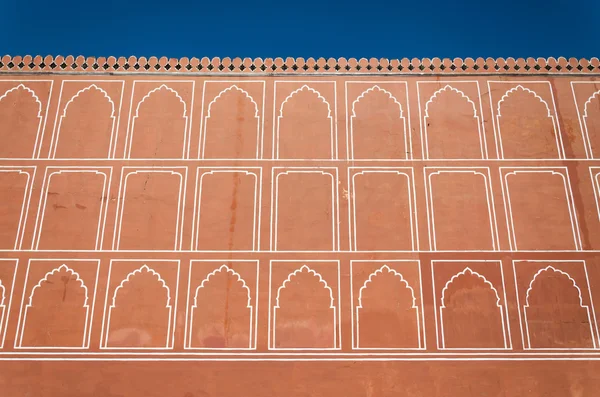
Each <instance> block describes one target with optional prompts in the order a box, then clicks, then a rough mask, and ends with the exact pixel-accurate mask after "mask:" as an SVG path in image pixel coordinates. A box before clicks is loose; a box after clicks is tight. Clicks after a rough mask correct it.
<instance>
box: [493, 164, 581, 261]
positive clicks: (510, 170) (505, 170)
mask: <svg viewBox="0 0 600 397" xmlns="http://www.w3.org/2000/svg"><path fill="white" fill-rule="evenodd" d="M536 170H537V171H536ZM559 170H560V171H559ZM498 171H499V173H500V184H501V186H502V198H503V201H504V213H505V217H506V228H507V230H508V242H509V244H510V248H509V251H520V250H519V249H518V248H517V242H516V236H515V232H514V221H513V218H512V208H511V206H510V194H509V191H508V183H507V181H506V180H505V179H506V177H507V176H508V175H510V174H514V173H518V172H521V173H527V172H529V173H535V172H552V173H557V174H560V175H561V176H562V177H563V181H564V187H565V193H566V197H567V204H568V206H569V215H570V218H571V229H572V230H573V239H574V240H575V241H574V242H575V249H574V250H534V251H535V252H560V251H565V252H575V251H581V250H582V244H581V234H580V233H581V232H580V230H579V220H578V218H577V209H576V208H575V201H574V199H573V189H572V188H571V180H570V178H569V170H568V169H567V167H560V166H550V167H499V169H498Z"/></svg>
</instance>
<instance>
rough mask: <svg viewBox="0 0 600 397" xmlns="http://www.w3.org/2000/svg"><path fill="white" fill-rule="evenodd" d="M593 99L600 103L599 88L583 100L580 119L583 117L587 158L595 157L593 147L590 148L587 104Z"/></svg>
mask: <svg viewBox="0 0 600 397" xmlns="http://www.w3.org/2000/svg"><path fill="white" fill-rule="evenodd" d="M593 100H595V101H597V102H598V103H600V90H598V91H596V92H594V93H593V94H592V95H591V96H590V97H589V98H588V100H587V101H586V102H585V105H583V107H584V109H583V117H582V119H583V125H584V129H585V143H586V144H587V145H586V146H587V149H588V150H589V152H588V158H595V156H594V152H593V148H592V141H591V140H590V130H589V128H588V106H589V105H590V104H591V103H592V101H593Z"/></svg>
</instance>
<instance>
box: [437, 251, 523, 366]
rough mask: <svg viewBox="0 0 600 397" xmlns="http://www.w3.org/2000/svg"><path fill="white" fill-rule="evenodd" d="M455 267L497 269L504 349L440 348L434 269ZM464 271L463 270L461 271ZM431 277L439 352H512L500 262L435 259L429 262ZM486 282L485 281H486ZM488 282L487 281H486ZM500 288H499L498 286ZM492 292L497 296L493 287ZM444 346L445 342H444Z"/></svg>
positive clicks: (438, 312)
mask: <svg viewBox="0 0 600 397" xmlns="http://www.w3.org/2000/svg"><path fill="white" fill-rule="evenodd" d="M452 264H454V265H456V264H459V265H460V266H459V267H458V268H462V267H463V266H465V265H466V266H465V267H468V268H469V269H471V271H473V270H472V268H474V267H475V265H479V266H485V267H486V268H488V267H489V268H490V271H492V270H491V267H492V265H495V267H496V268H497V270H496V271H497V272H498V276H500V280H501V287H502V297H501V303H500V304H501V305H503V306H504V310H501V312H502V324H503V325H504V329H503V335H505V336H504V338H505V339H504V340H505V342H506V345H505V346H506V347H505V348H444V347H442V337H443V334H442V332H441V328H442V327H441V324H440V320H441V319H440V312H441V311H440V310H437V308H438V307H439V306H438V302H440V301H438V293H437V290H438V288H437V287H436V281H435V280H436V279H435V269H436V268H438V267H440V266H445V265H452ZM464 270H466V269H463V271H464ZM460 273H461V271H459V272H458V273H456V274H455V275H456V276H458V274H460ZM477 273H478V274H479V275H482V274H481V273H482V272H481V271H480V272H477ZM431 275H432V283H433V284H432V286H433V288H432V290H433V302H434V305H435V310H434V318H435V337H436V343H437V348H438V349H439V350H444V351H452V352H451V353H449V354H457V355H461V354H465V355H467V354H474V355H484V354H504V353H484V352H485V351H488V352H496V351H507V350H512V348H513V346H512V339H511V338H512V337H511V330H510V323H509V319H510V317H509V313H508V312H509V310H508V306H507V303H506V302H508V300H507V298H506V287H505V281H504V271H503V269H502V262H501V261H500V260H486V259H484V260H477V259H475V260H473V259H444V260H437V259H432V260H431ZM486 280H487V279H486ZM488 281H489V280H488ZM446 284H447V283H446ZM499 287H500V286H499ZM494 290H496V295H499V293H498V289H496V288H495V287H494ZM444 344H445V341H444ZM458 351H464V352H465V353H458Z"/></svg>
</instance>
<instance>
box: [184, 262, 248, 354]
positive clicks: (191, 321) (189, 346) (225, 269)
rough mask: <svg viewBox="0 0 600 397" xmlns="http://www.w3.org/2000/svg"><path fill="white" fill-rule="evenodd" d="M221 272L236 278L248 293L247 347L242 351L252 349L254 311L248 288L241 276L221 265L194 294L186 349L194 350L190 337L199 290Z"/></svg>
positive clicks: (205, 279) (192, 333) (203, 281)
mask: <svg viewBox="0 0 600 397" xmlns="http://www.w3.org/2000/svg"><path fill="white" fill-rule="evenodd" d="M222 272H226V273H229V274H231V275H232V276H234V277H236V278H237V280H236V283H241V284H242V288H243V289H245V290H246V292H247V293H248V302H247V304H246V308H247V309H248V311H249V312H250V323H249V324H248V326H249V328H248V329H249V331H248V347H247V348H244V349H252V348H253V346H252V345H253V340H254V335H253V324H254V321H255V317H256V313H255V312H256V310H255V309H254V307H253V306H252V296H251V293H250V288H249V287H248V286H247V285H246V281H245V280H244V279H243V278H242V276H241V275H240V274H239V273H238V272H236V271H235V270H233V269H231V268H230V267H229V266H227V265H225V264H223V265H221V266H220V267H219V268H216V269H215V270H213V271H212V272H210V273H209V274H208V275H207V276H206V277H205V278H204V280H202V282H201V283H200V285H199V286H198V287H197V288H196V290H195V292H194V304H193V305H192V308H191V309H192V310H191V314H190V316H189V317H190V320H189V321H190V326H189V327H190V329H189V339H188V340H186V342H187V343H186V348H188V349H194V347H192V336H193V335H194V332H193V329H194V309H196V308H197V307H198V293H199V291H200V289H201V288H204V287H205V284H206V283H208V282H209V281H210V279H211V277H213V276H215V275H216V274H217V273H222ZM202 349H204V350H239V349H236V348H202Z"/></svg>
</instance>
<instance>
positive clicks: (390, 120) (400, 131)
mask: <svg viewBox="0 0 600 397" xmlns="http://www.w3.org/2000/svg"><path fill="white" fill-rule="evenodd" d="M377 94H380V95H381V97H382V98H386V104H387V105H388V106H387V108H383V107H379V106H378V107H377V109H376V110H377V112H376V113H374V114H369V115H367V116H366V117H365V119H364V120H361V118H360V117H359V115H358V112H357V109H356V108H357V105H359V104H360V103H361V102H364V101H367V99H366V98H373V96H374V95H377ZM382 109H383V111H382ZM350 140H351V142H349V144H350V145H351V153H350V156H351V158H352V159H356V158H358V159H391V160H396V159H409V158H412V155H410V153H411V149H410V146H411V140H410V136H409V134H408V133H407V126H406V117H405V116H404V109H403V108H402V104H401V103H400V102H399V101H398V99H397V98H396V97H395V96H394V95H393V94H392V93H391V92H389V91H388V90H386V89H383V88H381V87H380V86H378V85H373V86H372V87H370V88H367V89H366V90H364V91H363V92H362V93H361V94H360V95H359V96H358V97H357V98H356V99H355V100H354V102H352V115H351V117H350ZM373 147H374V148H373ZM363 148H367V149H363ZM363 150H364V151H365V153H363ZM369 152H370V153H369ZM367 153H369V154H367Z"/></svg>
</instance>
